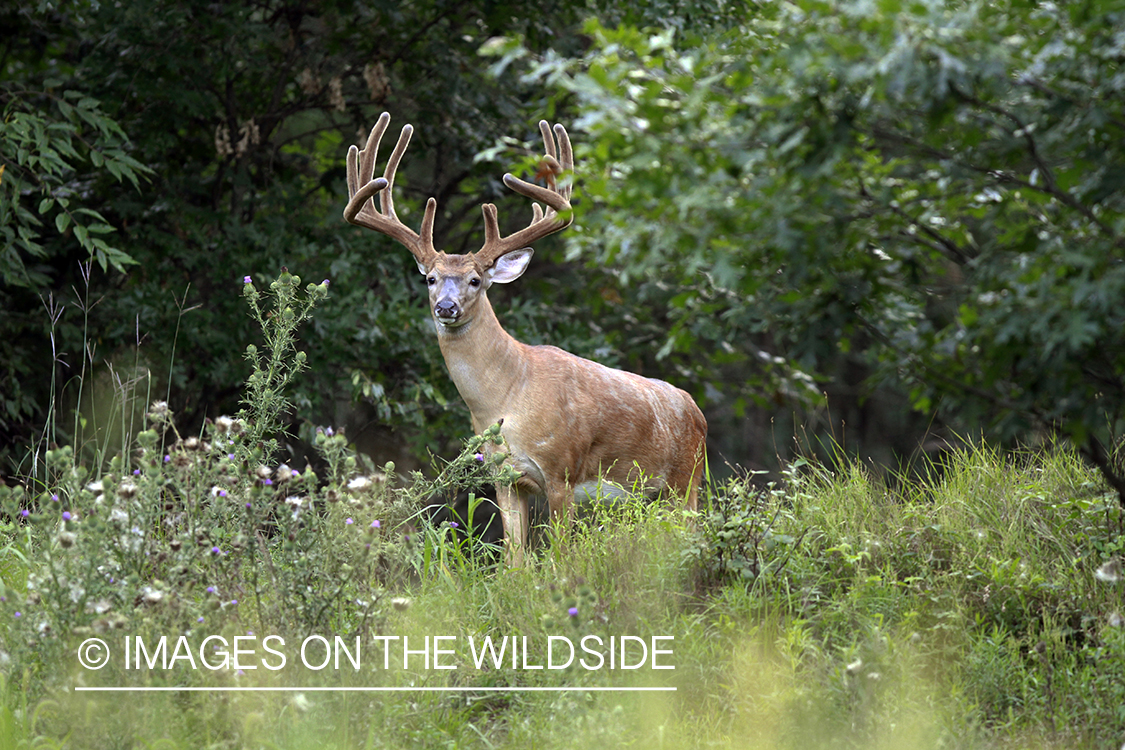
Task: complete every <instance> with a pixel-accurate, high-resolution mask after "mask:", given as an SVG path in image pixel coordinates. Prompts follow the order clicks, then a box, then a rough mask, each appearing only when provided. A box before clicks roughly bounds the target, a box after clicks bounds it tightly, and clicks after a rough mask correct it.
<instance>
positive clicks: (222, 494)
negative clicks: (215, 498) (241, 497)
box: [219, 490, 227, 497]
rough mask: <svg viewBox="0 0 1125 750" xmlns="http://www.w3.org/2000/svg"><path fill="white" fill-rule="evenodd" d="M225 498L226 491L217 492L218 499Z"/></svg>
mask: <svg viewBox="0 0 1125 750" xmlns="http://www.w3.org/2000/svg"><path fill="white" fill-rule="evenodd" d="M226 496H227V491H226V490H219V497H226Z"/></svg>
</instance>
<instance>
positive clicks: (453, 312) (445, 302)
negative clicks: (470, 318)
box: [434, 299, 461, 318]
mask: <svg viewBox="0 0 1125 750" xmlns="http://www.w3.org/2000/svg"><path fill="white" fill-rule="evenodd" d="M434 313H435V314H436V315H437V316H438V317H439V318H456V317H457V316H459V315H460V314H461V310H460V308H458V307H457V303H456V302H454V301H453V300H451V299H439V300H438V301H437V302H435V303H434Z"/></svg>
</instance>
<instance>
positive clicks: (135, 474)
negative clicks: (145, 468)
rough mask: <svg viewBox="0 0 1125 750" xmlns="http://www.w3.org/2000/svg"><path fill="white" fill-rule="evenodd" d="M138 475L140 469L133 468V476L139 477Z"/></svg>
mask: <svg viewBox="0 0 1125 750" xmlns="http://www.w3.org/2000/svg"><path fill="white" fill-rule="evenodd" d="M140 475H141V470H140V469H133V476H135V477H139V476H140Z"/></svg>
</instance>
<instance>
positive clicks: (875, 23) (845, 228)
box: [494, 0, 1125, 504]
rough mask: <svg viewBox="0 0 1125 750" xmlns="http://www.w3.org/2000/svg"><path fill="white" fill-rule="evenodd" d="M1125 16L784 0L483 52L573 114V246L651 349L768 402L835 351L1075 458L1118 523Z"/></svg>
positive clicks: (1004, 434) (831, 359) (1124, 494)
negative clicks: (643, 309)
mask: <svg viewBox="0 0 1125 750" xmlns="http://www.w3.org/2000/svg"><path fill="white" fill-rule="evenodd" d="M1123 21H1125V18H1123V17H1122V13H1121V11H1120V10H1118V9H1115V8H1113V7H1111V5H1109V4H1106V5H1102V4H1098V3H1085V4H1078V5H1063V6H1057V5H1054V4H1037V3H1030V4H1029V3H1022V2H999V3H987V4H970V5H964V4H961V3H945V2H937V3H928V4H920V3H914V4H907V3H899V2H893V1H891V2H883V3H876V4H871V3H853V2H841V1H838V0H800V1H799V2H795V3H786V4H773V5H766V6H760V7H759V8H758V9H757V11H756V12H755V14H754V15H753V16H750V17H747V18H746V20H745V24H744V25H743V27H742V28H740V29H738V30H737V32H736V33H732V34H727V35H719V36H716V35H712V36H710V37H706V38H691V37H689V36H683V35H681V36H676V35H675V34H673V33H671V32H664V33H656V34H654V33H649V32H640V31H637V30H635V29H631V28H626V27H623V28H620V29H616V30H613V29H607V28H605V27H603V26H601V25H598V24H596V23H593V24H591V25H590V26H589V27H588V33H589V34H590V35H591V37H592V38H593V44H592V47H591V49H590V50H589V51H588V52H587V53H586V54H584V55H582V56H580V57H572V58H562V57H560V56H536V55H533V54H531V53H530V52H528V51H527V50H525V49H523V48H521V47H520V46H519V45H518V44H515V43H509V44H507V45H500V44H498V45H495V46H494V51H495V53H496V54H497V55H498V56H499V64H501V65H505V66H507V65H523V66H524V68H523V71H524V74H525V76H526V77H527V78H528V79H529V80H534V81H539V82H542V83H544V84H550V85H553V86H555V87H556V90H557V91H559V92H560V97H561V98H562V99H563V100H564V101H573V102H574V103H575V105H576V106H577V108H578V109H579V111H580V112H581V118H580V120H579V123H580V127H581V129H582V130H584V131H585V133H586V136H584V137H579V138H577V139H576V140H577V141H578V142H579V143H586V144H589V145H587V146H586V147H585V149H584V150H583V151H582V152H580V154H579V158H580V159H581V160H582V162H583V164H585V165H586V169H587V170H588V171H587V173H586V174H584V175H583V177H582V181H581V185H582V188H583V190H584V193H585V196H586V198H587V204H586V205H585V206H582V207H581V208H580V209H579V211H580V215H579V221H580V222H581V223H582V224H584V225H585V226H587V227H590V228H592V231H589V232H587V233H585V234H579V235H573V234H572V235H571V238H570V241H569V245H568V247H569V252H570V254H571V256H572V257H575V258H583V259H586V260H587V261H588V262H590V263H592V264H596V265H598V266H601V267H604V266H610V265H612V266H613V267H614V268H616V269H618V270H617V273H618V276H619V278H620V279H621V281H622V282H628V284H629V285H631V287H632V288H634V289H635V290H636V294H637V297H638V298H645V297H654V298H659V299H660V300H661V302H662V305H663V306H664V308H665V309H666V310H667V312H668V318H669V321H668V322H669V323H670V325H669V327H668V329H667V333H666V334H665V335H664V337H663V339H664V340H663V346H662V347H661V350H660V352H661V354H662V355H664V356H668V357H675V356H678V357H680V358H681V360H682V361H684V362H685V363H690V364H686V366H691V367H693V368H695V370H696V371H697V373H698V374H699V376H700V377H701V378H706V377H714V376H715V375H717V374H719V373H721V367H722V366H723V365H724V363H727V362H730V361H732V360H741V361H744V362H755V361H757V362H762V363H763V364H764V365H765V368H766V369H767V370H772V371H773V372H774V373H775V374H776V375H777V376H778V377H773V378H770V379H769V382H771V383H772V384H773V391H772V392H774V393H782V394H784V395H785V396H788V395H790V394H794V395H799V394H800V393H801V392H802V391H803V392H807V391H808V390H809V386H810V384H811V383H812V382H813V379H815V380H816V382H817V383H821V384H822V383H824V382H825V380H826V374H827V373H828V372H829V370H830V368H831V367H833V366H834V363H837V362H838V357H839V353H840V352H845V353H849V356H851V357H853V358H858V359H860V360H862V361H864V362H865V363H866V364H867V365H868V366H870V367H871V368H872V372H873V376H872V378H871V379H870V381H869V384H870V386H871V387H872V388H873V389H875V388H881V387H885V386H888V385H892V384H899V385H901V386H902V387H903V388H905V389H907V391H908V393H909V396H910V400H911V402H912V404H913V405H914V407H916V408H917V409H919V410H922V411H931V410H934V409H936V410H938V412H939V413H940V414H943V415H945V416H946V418H947V419H949V420H951V421H952V422H953V423H954V424H958V425H961V426H969V427H977V428H981V427H983V428H987V429H988V434H990V435H992V436H994V437H997V438H1003V439H1010V438H1017V439H1021V440H1029V439H1033V438H1034V435H1035V434H1036V433H1038V434H1049V435H1061V436H1065V437H1067V438H1069V439H1071V440H1072V441H1073V442H1074V444H1075V445H1076V446H1077V447H1078V448H1079V449H1081V450H1082V452H1083V454H1084V455H1085V456H1087V457H1088V458H1089V459H1090V460H1091V461H1092V462H1093V463H1094V464H1095V465H1097V466H1098V468H1099V469H1100V470H1101V472H1102V474H1103V476H1105V477H1106V479H1107V481H1108V482H1109V483H1110V485H1111V486H1112V487H1113V488H1114V489H1115V490H1116V491H1117V493H1118V494H1119V496H1120V498H1121V501H1122V503H1123V504H1125V470H1123V467H1122V464H1121V462H1120V460H1119V459H1115V458H1114V456H1115V455H1116V453H1115V449H1116V447H1117V446H1118V445H1119V444H1120V441H1121V438H1122V435H1123V432H1125V379H1123V373H1125V320H1123V311H1125V308H1123V307H1122V305H1121V300H1123V299H1125V263H1123V260H1125V247H1123V238H1122V232H1123V230H1125V217H1123V213H1122V209H1123V207H1125V148H1123V145H1122V144H1123V143H1125V139H1123V138H1122V137H1121V136H1122V130H1123V128H1125V97H1122V95H1121V93H1122V92H1121V86H1122V83H1121V81H1122V77H1121V74H1120V63H1121V48H1120V32H1119V29H1120V28H1122V22H1123ZM708 352H710V354H707V353H708ZM803 373H804V375H803ZM762 382H763V381H762V380H759V381H757V383H755V384H752V386H751V387H750V388H739V387H738V386H737V385H735V384H731V383H723V382H721V381H719V380H716V381H715V382H712V383H711V385H712V386H713V387H714V388H716V389H719V388H722V389H723V390H725V391H726V394H727V398H736V397H741V398H750V397H754V396H756V397H758V398H761V397H762V392H763V391H762V386H761V383H762ZM755 391H756V393H755ZM767 392H768V391H767Z"/></svg>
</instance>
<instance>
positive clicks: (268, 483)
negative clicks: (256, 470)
mask: <svg viewBox="0 0 1125 750" xmlns="http://www.w3.org/2000/svg"><path fill="white" fill-rule="evenodd" d="M262 484H263V485H265V486H266V487H270V486H272V485H273V480H272V479H263V480H262Z"/></svg>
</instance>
